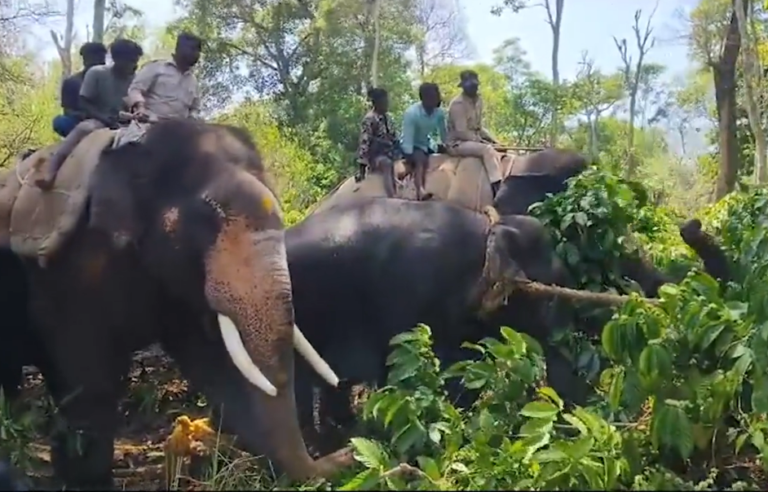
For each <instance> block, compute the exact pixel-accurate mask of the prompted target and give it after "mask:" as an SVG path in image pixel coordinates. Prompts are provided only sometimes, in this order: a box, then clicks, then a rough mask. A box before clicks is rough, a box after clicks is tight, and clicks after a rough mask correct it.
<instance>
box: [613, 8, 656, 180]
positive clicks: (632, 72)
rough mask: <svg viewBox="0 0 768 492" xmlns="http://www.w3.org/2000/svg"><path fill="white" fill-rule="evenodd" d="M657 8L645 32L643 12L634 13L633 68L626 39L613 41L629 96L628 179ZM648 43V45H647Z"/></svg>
mask: <svg viewBox="0 0 768 492" xmlns="http://www.w3.org/2000/svg"><path fill="white" fill-rule="evenodd" d="M657 8H658V3H657V4H656V6H654V8H653V11H652V12H651V15H649V16H648V20H647V22H646V24H645V30H644V31H643V32H641V31H640V17H641V16H642V13H643V11H642V10H640V9H638V10H636V11H635V23H634V25H633V26H632V31H633V32H634V33H635V44H636V46H637V61H636V62H635V64H634V66H633V65H632V61H633V60H632V55H630V54H629V48H628V46H627V39H626V38H622V39H621V40H619V39H618V38H616V37H615V36H614V38H613V41H614V43H616V48H617V49H618V50H619V54H620V55H621V61H622V63H623V64H624V67H623V69H624V85H625V87H626V90H627V95H628V96H629V129H628V131H627V166H626V168H625V174H626V175H627V176H628V177H632V176H634V175H635V172H636V171H637V160H636V159H635V153H634V147H635V117H636V111H637V94H638V90H639V89H640V81H641V76H642V73H643V72H642V70H643V61H644V60H645V56H646V55H647V54H648V52H649V51H650V50H651V49H652V48H653V46H654V44H655V43H656V39H655V38H652V37H651V35H652V34H653V28H652V27H651V21H652V20H653V16H654V14H655V13H656V9H657ZM649 42H650V43H649Z"/></svg>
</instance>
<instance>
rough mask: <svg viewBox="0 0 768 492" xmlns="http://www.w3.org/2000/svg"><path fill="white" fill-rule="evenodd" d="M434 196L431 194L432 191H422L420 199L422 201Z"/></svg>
mask: <svg viewBox="0 0 768 492" xmlns="http://www.w3.org/2000/svg"><path fill="white" fill-rule="evenodd" d="M434 196H435V195H433V194H432V193H430V192H428V191H425V192H424V193H422V195H421V201H422V202H426V201H427V200H431V199H432V198H433V197H434Z"/></svg>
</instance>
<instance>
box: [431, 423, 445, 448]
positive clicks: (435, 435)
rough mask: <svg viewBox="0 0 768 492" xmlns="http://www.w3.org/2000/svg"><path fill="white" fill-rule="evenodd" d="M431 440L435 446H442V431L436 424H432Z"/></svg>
mask: <svg viewBox="0 0 768 492" xmlns="http://www.w3.org/2000/svg"><path fill="white" fill-rule="evenodd" d="M429 439H430V440H431V441H432V442H433V443H435V444H440V440H441V439H442V434H441V433H440V429H439V428H438V427H437V425H435V424H431V425H430V426H429Z"/></svg>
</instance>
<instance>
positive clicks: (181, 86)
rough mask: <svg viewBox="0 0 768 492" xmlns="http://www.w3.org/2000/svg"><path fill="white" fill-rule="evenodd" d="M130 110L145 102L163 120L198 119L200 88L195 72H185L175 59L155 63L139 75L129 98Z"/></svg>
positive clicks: (146, 66)
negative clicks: (135, 105)
mask: <svg viewBox="0 0 768 492" xmlns="http://www.w3.org/2000/svg"><path fill="white" fill-rule="evenodd" d="M126 100H127V103H128V107H133V105H134V104H136V103H138V102H143V103H144V106H145V107H146V109H147V110H148V111H149V112H150V113H153V114H154V115H156V116H157V117H158V118H160V119H167V118H190V117H191V118H197V117H198V114H199V111H200V89H199V86H198V84H197V78H196V77H195V74H193V73H192V70H187V71H186V72H184V73H182V72H181V71H179V69H178V67H177V66H176V63H175V62H174V61H173V60H155V61H151V62H149V63H147V64H146V65H144V66H143V67H141V69H140V70H139V71H138V72H136V75H135V76H134V77H133V83H132V84H131V86H130V87H129V88H128V96H127V97H126Z"/></svg>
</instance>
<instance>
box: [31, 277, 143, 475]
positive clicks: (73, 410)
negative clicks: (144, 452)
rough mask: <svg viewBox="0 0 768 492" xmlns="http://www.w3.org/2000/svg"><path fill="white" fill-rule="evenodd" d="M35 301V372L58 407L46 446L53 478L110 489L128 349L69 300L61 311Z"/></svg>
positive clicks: (45, 300)
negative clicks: (38, 346) (41, 356)
mask: <svg viewBox="0 0 768 492" xmlns="http://www.w3.org/2000/svg"><path fill="white" fill-rule="evenodd" d="M40 290H42V287H41V289H40ZM36 301H37V302H36V305H35V306H34V308H33V310H32V313H33V316H34V317H35V319H34V322H35V326H37V327H38V329H39V334H40V340H41V341H42V343H43V346H44V350H45V353H46V354H45V355H46V356H47V357H46V363H45V364H42V366H43V367H41V368H40V369H41V370H42V371H43V376H44V377H45V379H46V383H47V386H48V388H49V390H50V391H51V393H52V396H53V399H54V401H55V403H56V406H57V407H58V414H57V415H56V416H55V423H54V431H53V436H52V438H53V442H52V445H51V461H52V464H53V468H54V471H55V472H56V476H57V478H59V479H60V480H62V481H63V482H64V484H65V485H66V487H67V488H68V489H80V490H105V489H112V488H113V481H112V459H113V454H114V438H115V432H116V430H117V425H118V412H117V409H118V403H119V400H120V398H121V397H122V395H123V393H124V390H125V384H126V380H127V377H126V376H127V374H128V369H129V367H130V363H131V351H130V350H128V349H126V348H125V347H124V345H122V344H120V343H116V342H115V340H114V339H113V338H114V336H113V334H114V330H112V329H110V327H109V326H108V325H104V326H102V325H100V324H99V322H98V321H97V320H95V319H89V318H88V315H89V314H93V313H92V312H89V311H88V310H86V309H80V310H78V309H77V308H78V307H82V306H77V304H78V303H77V302H75V299H71V298H70V299H69V301H70V305H69V306H67V307H65V306H63V305H62V304H61V303H58V302H57V301H55V300H54V301H52V299H50V298H48V297H47V296H46V297H44V298H38V299H37V300H36ZM50 301H52V302H50ZM57 304H58V305H57ZM57 308H58V309H57Z"/></svg>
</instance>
